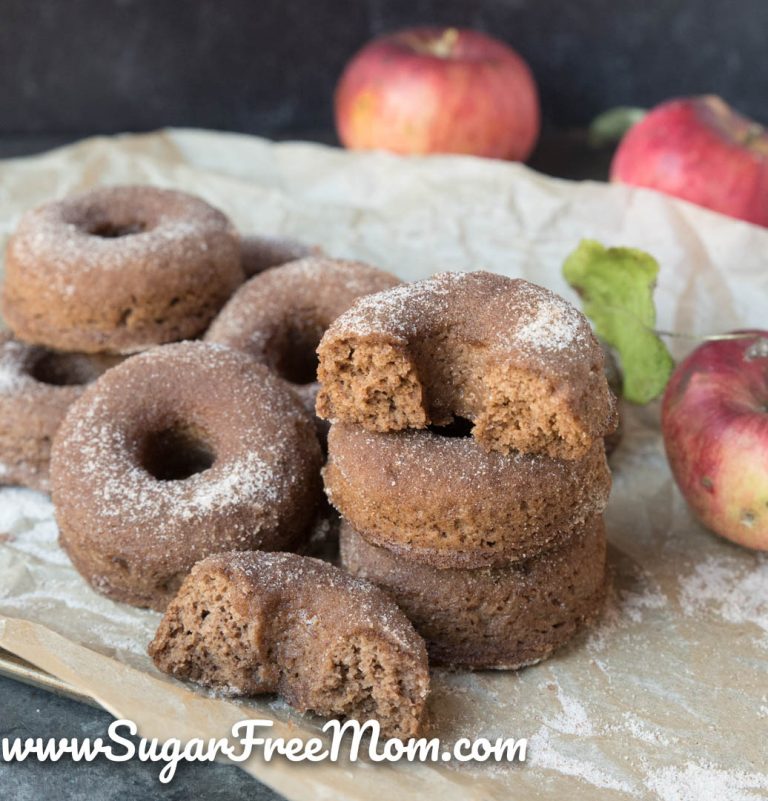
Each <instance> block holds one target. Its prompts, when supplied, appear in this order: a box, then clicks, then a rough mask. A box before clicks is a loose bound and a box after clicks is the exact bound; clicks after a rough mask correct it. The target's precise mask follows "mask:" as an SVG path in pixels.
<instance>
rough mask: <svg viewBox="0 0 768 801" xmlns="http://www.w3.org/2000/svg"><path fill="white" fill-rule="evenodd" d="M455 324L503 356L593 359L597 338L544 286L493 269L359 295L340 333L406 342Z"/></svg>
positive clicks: (337, 327)
mask: <svg viewBox="0 0 768 801" xmlns="http://www.w3.org/2000/svg"><path fill="white" fill-rule="evenodd" d="M445 330H450V331H452V332H453V333H454V335H455V337H456V338H457V339H459V340H461V339H465V340H468V341H470V342H480V343H483V344H485V345H487V347H489V348H491V349H493V350H494V351H495V352H496V353H497V354H499V355H507V356H509V355H511V354H514V353H517V354H522V355H525V356H528V357H537V358H539V359H545V358H546V359H548V360H549V361H550V362H551V363H552V364H554V359H558V360H559V361H560V362H562V361H563V359H564V358H566V357H567V358H568V359H569V360H570V361H577V360H579V359H581V360H584V361H585V362H586V363H589V364H591V361H592V360H593V359H594V352H593V351H594V349H595V348H596V342H595V340H594V337H593V336H592V333H591V329H590V326H589V323H588V322H587V320H586V318H585V317H584V315H583V314H581V312H579V311H578V309H576V308H575V307H574V306H572V305H571V304H570V303H568V302H567V301H566V300H564V299H563V298H561V297H559V296H557V295H555V294H554V293H552V292H550V291H549V290H547V289H544V288H543V287H540V286H537V285H535V284H531V283H529V282H528V281H523V280H521V279H512V278H507V277H505V276H501V275H496V274H494V273H487V272H482V271H478V272H467V273H439V274H437V275H435V276H434V277H432V278H430V279H427V280H425V281H417V282H415V283H412V284H404V285H402V286H398V287H395V288H394V289H388V290H386V291H384V292H379V293H378V294H376V295H371V296H369V297H366V298H363V299H362V300H359V301H358V302H357V303H356V304H355V305H354V306H353V307H352V308H351V309H350V310H349V311H348V312H347V313H345V314H343V315H342V316H341V317H340V318H339V319H338V320H337V321H336V322H335V323H334V325H333V326H332V327H331V329H330V333H331V335H334V336H339V337H345V336H359V337H367V336H371V335H373V334H378V335H382V336H389V337H392V338H394V339H395V340H400V341H406V342H407V341H408V340H410V339H413V338H419V339H420V338H423V337H428V336H430V335H433V334H434V333H436V332H438V331H445Z"/></svg>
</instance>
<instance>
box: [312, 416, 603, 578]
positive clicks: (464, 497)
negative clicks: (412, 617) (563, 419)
mask: <svg viewBox="0 0 768 801" xmlns="http://www.w3.org/2000/svg"><path fill="white" fill-rule="evenodd" d="M452 433H455V432H452ZM323 478H324V480H325V490H326V494H327V495H328V498H329V500H330V501H331V503H332V504H333V505H334V506H335V507H336V509H337V510H338V511H339V512H340V513H341V515H342V516H343V517H345V518H346V519H347V520H348V521H349V522H350V523H351V524H352V526H353V527H354V528H356V529H357V530H358V531H359V532H360V533H361V534H362V535H363V536H365V538H366V539H368V540H369V541H370V542H372V543H375V544H377V545H383V546H386V547H387V548H389V549H390V550H392V551H394V552H396V553H398V554H400V555H402V556H404V557H406V556H407V558H408V559H410V560H412V561H414V562H422V563H425V564H429V565H434V566H436V567H486V566H491V565H493V566H496V565H503V564H506V563H508V562H510V561H514V560H520V559H525V558H527V557H528V556H531V555H533V554H535V553H538V552H539V551H540V550H542V549H543V548H546V547H548V546H550V545H551V544H553V543H554V542H556V541H558V540H562V539H564V538H565V537H567V536H569V534H570V532H571V531H572V530H573V529H574V527H577V526H580V525H582V524H583V523H584V521H585V520H586V519H588V518H590V517H592V516H594V515H595V514H598V513H600V512H602V511H603V510H604V509H605V506H606V504H607V502H608V495H609V492H610V489H611V474H610V472H609V470H608V465H607V463H606V460H605V450H604V448H603V443H602V441H596V442H595V443H594V444H593V445H592V447H591V448H590V450H589V451H588V452H587V454H586V455H585V456H584V457H583V458H582V459H579V460H576V461H573V460H566V459H551V458H550V457H548V456H534V455H531V454H520V453H511V454H502V453H498V452H497V451H490V452H488V451H486V450H484V449H483V448H482V446H481V445H479V444H478V442H477V441H476V440H474V439H473V438H472V437H470V436H446V435H444V434H438V433H436V432H434V431H432V430H430V429H425V430H408V431H399V432H393V433H391V434H379V433H376V432H371V431H366V430H365V429H364V428H363V427H362V426H358V425H346V424H343V423H336V424H334V425H332V426H331V430H330V432H329V435H328V461H327V463H326V466H325V468H324V470H323Z"/></svg>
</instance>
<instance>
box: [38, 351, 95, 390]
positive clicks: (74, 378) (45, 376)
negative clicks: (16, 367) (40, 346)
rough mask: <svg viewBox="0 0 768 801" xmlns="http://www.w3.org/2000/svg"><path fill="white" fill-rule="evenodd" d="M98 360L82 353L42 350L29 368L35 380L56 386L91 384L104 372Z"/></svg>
mask: <svg viewBox="0 0 768 801" xmlns="http://www.w3.org/2000/svg"><path fill="white" fill-rule="evenodd" d="M97 362H98V360H96V359H93V358H90V357H88V356H86V355H84V354H81V353H57V352H56V351H50V350H41V351H40V353H39V355H37V357H36V358H34V359H33V360H32V362H31V364H30V365H29V367H28V368H27V372H28V374H29V375H30V377H31V378H34V379H35V381H39V382H40V383H41V384H49V385H50V386H54V387H76V386H83V385H85V384H90V383H91V382H92V381H95V380H96V379H97V378H98V377H99V376H100V375H101V373H103V372H104V369H105V367H106V365H104V366H102V367H100V366H99V364H98V363H97Z"/></svg>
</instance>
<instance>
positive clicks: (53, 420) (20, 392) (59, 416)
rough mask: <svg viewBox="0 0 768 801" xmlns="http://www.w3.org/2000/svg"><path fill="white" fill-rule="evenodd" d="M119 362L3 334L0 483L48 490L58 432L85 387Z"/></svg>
mask: <svg viewBox="0 0 768 801" xmlns="http://www.w3.org/2000/svg"><path fill="white" fill-rule="evenodd" d="M117 360H118V357H107V356H86V355H84V354H80V353H57V352H56V351H52V350H48V349H46V348H42V347H39V346H36V345H27V344H25V343H23V342H19V341H18V340H16V339H14V338H13V337H12V336H11V335H10V334H8V333H7V332H5V333H0V483H2V484H16V485H20V486H22V487H30V488H31V489H36V490H41V491H43V492H47V491H48V490H49V488H50V484H49V480H48V465H49V462H50V458H51V442H52V441H53V436H54V434H55V433H56V430H57V429H58V427H59V425H60V424H61V421H62V420H63V419H64V415H65V414H66V411H67V409H68V408H69V406H70V405H71V404H72V403H73V402H74V401H75V400H77V398H79V397H80V395H81V394H82V392H83V389H84V388H85V385H86V384H88V383H90V382H91V381H93V380H94V379H95V378H96V377H97V376H99V375H101V373H103V372H104V371H105V370H106V369H107V368H109V367H110V366H112V365H113V364H115V363H116V362H117Z"/></svg>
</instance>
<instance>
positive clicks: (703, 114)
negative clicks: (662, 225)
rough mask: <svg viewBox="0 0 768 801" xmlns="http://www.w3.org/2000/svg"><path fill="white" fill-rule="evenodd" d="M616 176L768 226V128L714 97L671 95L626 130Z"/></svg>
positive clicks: (613, 172) (613, 175)
mask: <svg viewBox="0 0 768 801" xmlns="http://www.w3.org/2000/svg"><path fill="white" fill-rule="evenodd" d="M611 180H612V181H618V182H621V183H625V184H632V185H634V186H643V187H648V188H650V189H656V190H658V191H660V192H664V193H666V194H668V195H673V196H675V197H679V198H682V199H683V200H688V201H690V202H691V203H696V204H698V205H700V206H705V207H706V208H708V209H712V210H713V211H718V212H720V213H721V214H727V215H728V216H730V217H736V218H737V219H740V220H746V221H747V222H751V223H755V224H757V225H763V226H768V131H766V129H765V128H763V126H762V125H759V124H758V123H756V122H754V121H752V120H750V119H748V118H747V117H744V116H743V115H741V114H739V113H738V112H736V111H734V110H733V109H732V108H731V107H730V106H728V104H727V103H725V102H724V101H723V100H721V99H720V98H719V97H716V96H714V95H706V96H702V97H692V98H682V99H677V100H670V101H668V102H666V103H662V104H661V105H660V106H657V107H656V108H654V109H653V110H652V111H650V112H649V113H648V114H647V115H646V116H645V117H644V118H643V119H642V120H641V121H640V122H638V123H637V124H636V125H634V126H633V127H632V128H630V129H629V131H628V132H627V133H626V135H625V136H624V138H623V139H622V141H621V144H620V145H619V148H618V150H617V151H616V155H615V156H614V159H613V163H612V165H611Z"/></svg>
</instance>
